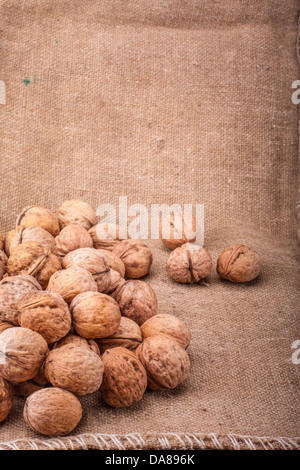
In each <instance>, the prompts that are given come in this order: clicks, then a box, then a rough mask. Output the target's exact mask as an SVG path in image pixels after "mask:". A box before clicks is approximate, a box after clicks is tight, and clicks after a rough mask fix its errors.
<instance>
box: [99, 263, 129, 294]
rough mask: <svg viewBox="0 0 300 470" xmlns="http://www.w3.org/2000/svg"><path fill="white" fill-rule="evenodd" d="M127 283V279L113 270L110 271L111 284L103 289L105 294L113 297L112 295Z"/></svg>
mask: <svg viewBox="0 0 300 470" xmlns="http://www.w3.org/2000/svg"><path fill="white" fill-rule="evenodd" d="M124 283H125V279H124V278H123V277H122V276H121V274H120V273H119V272H118V271H114V270H113V269H111V270H110V271H109V284H108V286H107V287H106V288H105V289H103V291H102V293H103V294H108V295H112V293H113V292H114V291H115V290H116V289H117V288H119V287H120V286H121V285H123V284H124Z"/></svg>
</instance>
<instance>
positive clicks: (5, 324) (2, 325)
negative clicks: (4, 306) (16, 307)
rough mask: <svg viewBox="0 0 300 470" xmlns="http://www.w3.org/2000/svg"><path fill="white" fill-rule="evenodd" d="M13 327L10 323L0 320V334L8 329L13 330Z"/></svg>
mask: <svg viewBox="0 0 300 470" xmlns="http://www.w3.org/2000/svg"><path fill="white" fill-rule="evenodd" d="M14 326H15V325H13V324H12V323H9V322H7V321H1V320H0V333H2V331H4V330H7V329H8V328H13V327H14Z"/></svg>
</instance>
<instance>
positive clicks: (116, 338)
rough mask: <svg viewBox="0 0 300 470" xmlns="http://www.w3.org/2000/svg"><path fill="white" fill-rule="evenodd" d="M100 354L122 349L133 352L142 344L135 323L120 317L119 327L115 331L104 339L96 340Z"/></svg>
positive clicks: (140, 335) (139, 331) (140, 334)
mask: <svg viewBox="0 0 300 470" xmlns="http://www.w3.org/2000/svg"><path fill="white" fill-rule="evenodd" d="M96 341H97V344H98V345H99V347H100V351H101V354H103V353H104V351H106V349H111V348H116V347H119V346H121V347H123V348H127V349H129V350H134V349H136V348H137V347H138V345H139V344H140V343H141V342H142V332H141V329H140V327H139V325H138V324H137V323H135V322H134V321H133V320H131V319H130V318H127V317H123V316H122V317H121V322H120V326H119V328H118V329H117V331H116V332H115V333H114V334H113V335H111V336H108V337H106V338H101V339H97V340H96Z"/></svg>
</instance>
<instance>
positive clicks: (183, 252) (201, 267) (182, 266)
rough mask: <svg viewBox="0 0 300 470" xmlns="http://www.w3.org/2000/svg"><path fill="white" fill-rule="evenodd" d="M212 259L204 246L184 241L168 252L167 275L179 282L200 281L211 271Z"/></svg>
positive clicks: (191, 282) (190, 282)
mask: <svg viewBox="0 0 300 470" xmlns="http://www.w3.org/2000/svg"><path fill="white" fill-rule="evenodd" d="M211 268H212V259H211V256H210V254H209V252H208V251H207V250H206V249H205V248H203V247H202V248H201V247H200V246H198V245H193V244H190V243H185V244H184V245H182V246H180V247H178V248H175V250H173V251H172V252H171V253H170V256H169V258H168V261H167V270H168V273H169V276H170V277H171V278H172V279H174V281H176V282H180V283H181V284H193V283H198V282H201V281H202V280H203V279H204V278H205V277H206V276H207V275H208V274H209V273H210V271H211Z"/></svg>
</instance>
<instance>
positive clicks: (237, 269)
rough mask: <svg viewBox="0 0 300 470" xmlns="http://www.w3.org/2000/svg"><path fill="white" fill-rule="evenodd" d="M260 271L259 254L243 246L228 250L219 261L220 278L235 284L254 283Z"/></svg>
mask: <svg viewBox="0 0 300 470" xmlns="http://www.w3.org/2000/svg"><path fill="white" fill-rule="evenodd" d="M260 270H261V261H260V257H259V255H258V253H257V252H256V251H255V250H254V249H253V248H250V247H248V246H246V245H242V244H240V245H232V246H230V247H228V248H226V250H224V251H223V253H221V254H220V256H219V258H218V261H217V272H218V274H219V276H220V277H221V278H222V279H227V280H228V281H230V282H233V283H238V282H249V281H252V280H253V279H255V278H256V277H257V276H258V275H259V273H260Z"/></svg>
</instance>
